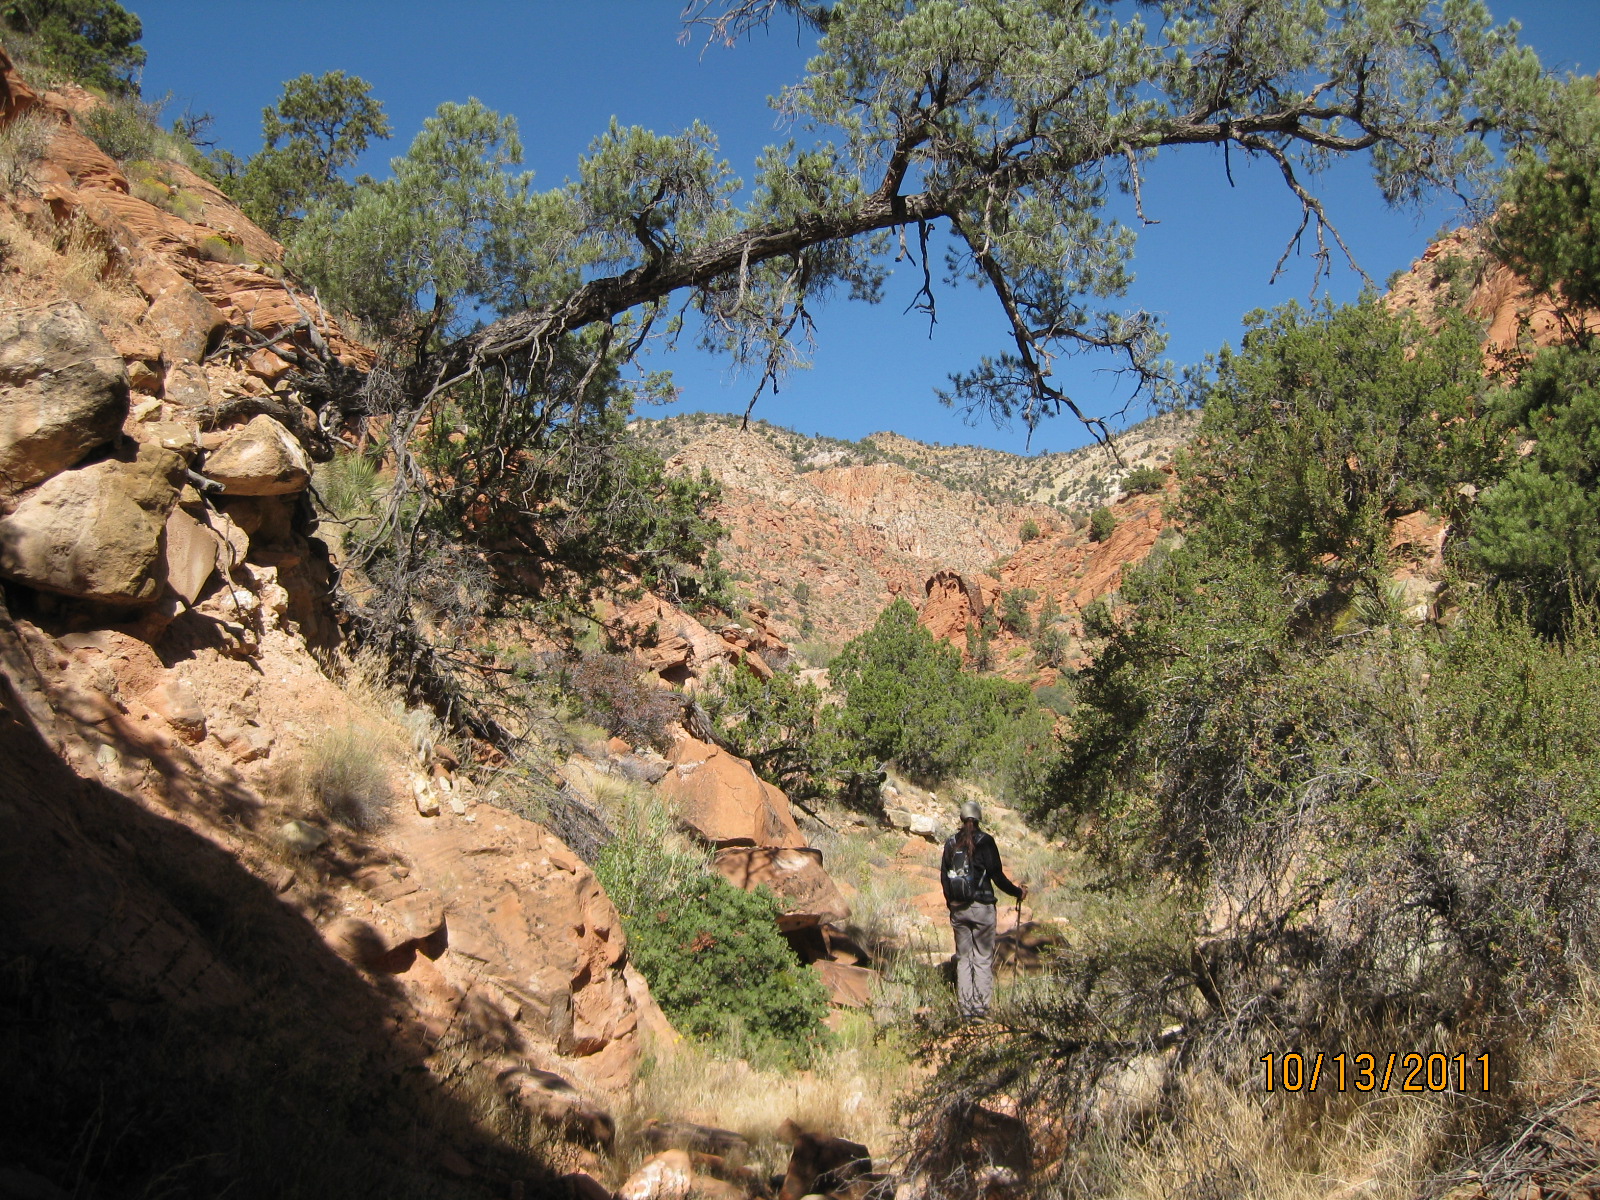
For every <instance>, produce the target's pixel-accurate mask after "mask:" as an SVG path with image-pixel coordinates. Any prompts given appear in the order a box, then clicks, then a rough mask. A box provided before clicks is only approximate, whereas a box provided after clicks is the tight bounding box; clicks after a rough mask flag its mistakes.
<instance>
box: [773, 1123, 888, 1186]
mask: <svg viewBox="0 0 1600 1200" xmlns="http://www.w3.org/2000/svg"><path fill="white" fill-rule="evenodd" d="M778 1136H779V1137H781V1138H783V1139H784V1140H786V1141H787V1142H789V1144H790V1146H791V1147H792V1149H791V1150H790V1153H789V1169H788V1171H787V1172H785V1174H784V1177H783V1187H782V1189H781V1190H780V1191H779V1192H778V1200H801V1197H803V1196H809V1195H812V1194H813V1193H817V1192H830V1191H834V1190H836V1189H839V1188H843V1187H844V1186H846V1185H847V1184H849V1182H850V1181H851V1180H852V1179H855V1178H857V1177H859V1176H861V1175H865V1174H867V1173H868V1172H870V1171H871V1170H872V1153H871V1151H869V1150H868V1149H867V1148H866V1147H865V1146H863V1145H861V1144H860V1143H859V1142H852V1141H849V1140H847V1139H845V1138H840V1137H830V1136H829V1135H827V1134H825V1133H812V1132H810V1131H809V1130H806V1129H802V1128H800V1127H799V1126H798V1125H796V1124H795V1123H794V1122H793V1121H785V1122H784V1123H783V1124H782V1125H781V1126H780V1127H779V1128H778Z"/></svg>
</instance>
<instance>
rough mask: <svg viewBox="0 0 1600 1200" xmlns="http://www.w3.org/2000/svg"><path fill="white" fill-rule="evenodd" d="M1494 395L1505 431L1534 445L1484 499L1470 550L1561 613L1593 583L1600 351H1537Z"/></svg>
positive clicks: (1598, 553)
mask: <svg viewBox="0 0 1600 1200" xmlns="http://www.w3.org/2000/svg"><path fill="white" fill-rule="evenodd" d="M1498 400H1499V411H1498V415H1499V416H1500V418H1501V419H1502V420H1503V421H1504V423H1505V425H1506V427H1507V429H1508V430H1510V431H1511V433H1512V434H1513V435H1514V436H1516V437H1519V438H1529V439H1532V440H1533V446H1532V448H1531V450H1530V451H1529V453H1528V454H1526V455H1524V456H1521V457H1519V458H1516V459H1514V460H1513V463H1512V465H1511V467H1510V469H1509V470H1508V471H1507V472H1506V475H1505V478H1504V479H1503V480H1502V481H1501V482H1500V483H1498V484H1497V485H1496V486H1494V487H1492V488H1490V489H1489V490H1488V491H1487V492H1485V493H1484V495H1483V496H1482V497H1481V499H1480V502H1479V504H1478V507H1477V509H1476V511H1475V512H1474V513H1473V514H1472V526H1471V530H1472V532H1471V538H1470V541H1469V546H1470V549H1471V553H1472V557H1473V559H1474V560H1475V561H1476V562H1477V563H1478V564H1479V565H1480V566H1482V567H1484V568H1485V569H1487V570H1488V571H1490V572H1491V573H1493V574H1494V575H1495V576H1497V577H1498V578H1500V579H1502V580H1505V581H1508V582H1511V583H1514V584H1515V585H1516V586H1517V587H1518V588H1519V589H1521V590H1522V591H1523V593H1524V594H1525V596H1526V598H1527V602H1528V603H1529V604H1530V605H1531V606H1532V607H1533V608H1534V609H1535V610H1537V611H1539V612H1541V613H1543V614H1544V615H1545V616H1546V617H1550V616H1552V615H1559V614H1560V613H1561V612H1562V611H1564V610H1565V609H1566V608H1567V607H1568V606H1569V605H1570V603H1571V601H1572V598H1573V597H1574V596H1575V595H1585V594H1593V591H1594V589H1595V588H1596V587H1597V586H1600V530H1597V529H1596V528H1595V522H1594V513H1595V511H1596V507H1595V506H1596V504H1597V503H1600V350H1596V349H1595V348H1594V347H1592V346H1588V345H1584V346H1560V347H1551V348H1550V349H1547V350H1543V351H1541V352H1540V353H1539V354H1538V356H1537V357H1535V358H1534V360H1533V361H1532V362H1531V363H1530V364H1529V365H1528V366H1527V368H1526V369H1525V370H1524V372H1523V374H1522V378H1521V379H1520V381H1519V382H1518V383H1517V384H1516V385H1514V386H1512V387H1510V388H1508V389H1506V390H1505V391H1504V392H1503V393H1501V395H1500V396H1499V397H1498Z"/></svg>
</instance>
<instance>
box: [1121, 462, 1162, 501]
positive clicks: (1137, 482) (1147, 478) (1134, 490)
mask: <svg viewBox="0 0 1600 1200" xmlns="http://www.w3.org/2000/svg"><path fill="white" fill-rule="evenodd" d="M1166 485H1167V476H1166V473H1165V472H1164V471H1162V470H1161V469H1160V468H1159V467H1135V468H1134V469H1133V470H1131V471H1129V472H1128V473H1127V474H1126V475H1124V476H1123V478H1122V494H1123V495H1124V496H1149V495H1154V494H1155V493H1156V492H1159V491H1161V490H1162V488H1164V487H1166Z"/></svg>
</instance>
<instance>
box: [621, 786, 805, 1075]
mask: <svg viewBox="0 0 1600 1200" xmlns="http://www.w3.org/2000/svg"><path fill="white" fill-rule="evenodd" d="M655 811H656V813H657V814H658V815H656V816H654V817H651V818H647V819H646V820H644V821H642V822H640V823H639V824H638V825H637V826H636V827H635V828H633V829H630V830H627V831H625V832H624V833H622V834H621V835H619V836H618V837H617V838H616V839H615V840H613V841H612V842H611V843H609V844H608V845H607V846H606V847H605V849H604V850H602V851H601V852H600V856H599V860H598V861H597V862H596V863H595V875H596V876H597V877H598V878H599V880H600V882H601V884H602V885H603V886H604V887H605V889H606V894H607V895H609V896H610V897H611V901H612V903H614V904H615V905H616V906H617V910H618V911H619V912H620V913H621V914H622V921H623V927H624V928H625V929H626V931H627V934H628V950H629V954H630V956H631V957H632V959H633V961H634V963H636V964H637V965H638V967H639V969H640V970H641V971H642V972H644V975H645V978H646V979H647V980H649V982H650V991H651V994H652V995H654V997H655V999H656V1001H657V1003H659V1004H660V1005H661V1007H662V1010H663V1011H664V1012H665V1013H666V1014H667V1016H668V1017H669V1018H671V1020H672V1022H673V1024H674V1026H676V1027H677V1028H678V1029H679V1030H680V1031H681V1032H683V1033H686V1034H688V1035H689V1036H690V1037H698V1038H707V1039H717V1038H722V1037H726V1036H728V1035H729V1034H730V1033H734V1034H735V1036H737V1037H739V1038H740V1039H741V1040H744V1039H748V1040H750V1041H754V1042H755V1043H756V1045H757V1046H759V1047H762V1048H763V1049H764V1050H766V1051H767V1052H768V1053H772V1054H774V1056H778V1057H788V1058H790V1059H793V1060H797V1061H799V1062H804V1061H805V1060H806V1059H807V1058H809V1056H810V1054H811V1052H812V1050H813V1049H814V1048H816V1046H817V1045H818V1044H819V1042H820V1041H821V1040H822V1037H823V1029H822V1018H823V1017H824V1016H825V1015H826V1013H827V1010H828V1001H827V994H826V991H825V989H824V988H823V986H822V981H821V979H819V978H818V977H817V975H816V974H815V973H814V972H812V971H809V970H807V969H806V968H805V967H803V966H802V965H801V964H800V963H799V961H798V960H797V959H796V958H795V955H794V951H793V950H791V949H790V948H789V944H788V943H787V942H785V941H784V939H783V936H782V935H781V934H780V933H779V932H778V914H779V912H780V911H781V910H780V908H779V906H778V903H777V901H776V900H774V899H773V897H772V895H771V893H770V892H768V891H766V889H764V888H763V889H761V890H759V891H757V892H744V891H741V890H739V889H738V888H736V887H734V886H733V885H732V884H730V883H729V882H728V881H727V880H725V879H723V878H722V877H721V876H720V875H716V874H713V873H711V872H710V871H708V870H706V869H705V865H704V860H703V859H702V858H699V857H697V856H695V855H693V854H688V853H685V852H683V851H678V850H674V849H672V847H671V843H670V834H669V832H668V830H669V825H670V823H669V822H668V820H667V819H666V817H665V814H664V813H662V812H661V810H660V809H657V810H655Z"/></svg>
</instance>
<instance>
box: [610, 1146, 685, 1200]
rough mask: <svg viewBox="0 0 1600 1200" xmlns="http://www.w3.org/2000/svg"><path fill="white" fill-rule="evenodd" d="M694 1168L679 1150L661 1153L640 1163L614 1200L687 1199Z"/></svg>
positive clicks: (618, 1190)
mask: <svg viewBox="0 0 1600 1200" xmlns="http://www.w3.org/2000/svg"><path fill="white" fill-rule="evenodd" d="M693 1183H694V1166H693V1164H692V1163H690V1161H689V1155H688V1154H687V1153H686V1152H684V1151H682V1150H663V1151H662V1152H661V1153H660V1154H652V1155H651V1156H650V1157H649V1158H647V1159H645V1160H644V1163H643V1165H641V1166H640V1167H639V1169H638V1170H637V1171H635V1172H634V1173H633V1174H632V1175H630V1176H628V1181H627V1182H626V1183H624V1184H623V1185H622V1186H621V1187H620V1188H618V1189H617V1200H688V1197H689V1189H690V1188H691V1186H692V1185H693Z"/></svg>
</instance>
